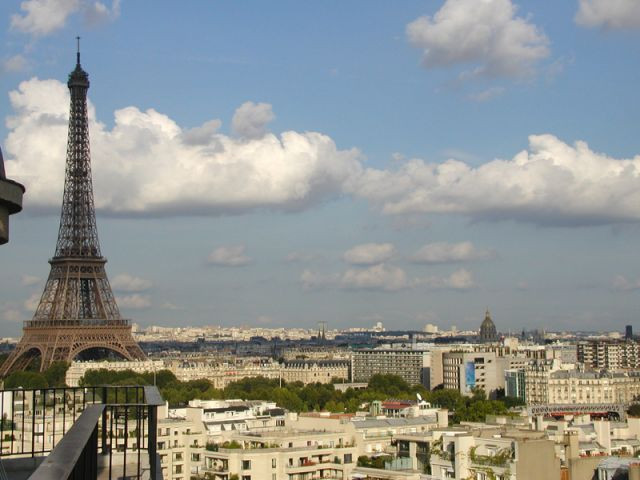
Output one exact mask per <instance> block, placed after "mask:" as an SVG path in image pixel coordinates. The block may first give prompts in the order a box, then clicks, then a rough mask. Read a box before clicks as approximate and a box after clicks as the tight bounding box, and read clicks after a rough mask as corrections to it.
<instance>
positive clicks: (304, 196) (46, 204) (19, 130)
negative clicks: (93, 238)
mask: <svg viewBox="0 0 640 480" xmlns="http://www.w3.org/2000/svg"><path fill="white" fill-rule="evenodd" d="M10 101H11V105H12V107H13V110H14V112H15V113H14V115H13V116H11V117H10V118H9V119H8V120H7V126H8V128H9V130H10V132H9V135H8V138H7V140H6V142H5V146H6V149H5V150H6V152H5V153H6V155H5V157H6V159H7V160H6V162H7V169H8V170H10V171H11V172H12V174H13V177H14V178H15V179H16V180H18V181H21V182H23V183H24V184H25V185H27V186H28V188H29V202H30V208H31V210H32V211H36V210H39V211H47V212H50V213H54V214H57V213H58V210H59V207H60V206H59V204H60V198H61V197H62V188H63V185H64V161H65V154H66V152H65V150H66V138H67V121H68V109H69V94H68V90H67V88H66V86H65V85H64V84H62V83H61V82H58V81H56V80H38V79H36V78H34V79H31V80H28V81H25V82H22V83H21V84H20V85H19V87H18V90H15V91H12V92H11V93H10ZM89 116H90V130H91V153H92V162H93V165H92V169H93V176H94V192H95V204H96V207H97V209H98V210H99V211H102V212H103V213H108V214H112V215H121V216H124V215H129V216H163V215H164V216H167V215H178V214H200V215H218V214H229V213H243V212H247V211H251V210H254V209H257V208H270V209H277V210H284V211H295V210H301V209H304V208H307V207H309V206H310V205H313V204H315V203H318V202H320V201H323V200H325V199H327V198H332V197H335V196H337V195H340V194H341V193H342V186H343V184H344V183H345V181H346V180H347V179H348V178H351V177H353V176H354V175H355V174H356V173H357V172H359V171H360V169H361V166H360V157H361V155H360V153H359V152H358V151H357V150H355V149H352V150H338V149H337V148H336V145H335V143H334V142H333V140H332V139H331V138H329V137H328V136H326V135H323V134H321V133H316V132H304V133H298V132H295V131H286V132H283V133H282V134H280V135H279V136H276V135H274V134H271V133H266V134H265V135H264V136H262V137H260V138H235V137H230V136H227V135H223V134H220V133H216V131H215V130H216V128H217V127H216V126H217V125H219V123H218V122H217V121H214V122H213V123H212V122H211V121H210V122H207V123H205V124H204V125H203V126H202V127H201V129H200V130H196V131H194V130H193V129H191V130H184V129H182V128H181V127H180V126H179V125H178V124H177V123H176V122H175V121H173V120H172V119H171V118H169V117H167V116H166V115H163V114H161V113H158V112H157V111H155V110H153V109H149V110H147V111H144V112H143V111H140V110H139V109H137V108H136V107H126V108H123V109H121V110H117V111H116V112H115V122H114V126H113V128H112V129H108V128H107V127H106V126H105V125H104V124H103V123H100V122H98V121H97V120H96V116H95V110H94V108H93V106H92V105H90V109H89Z"/></svg>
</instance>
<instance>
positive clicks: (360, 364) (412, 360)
mask: <svg viewBox="0 0 640 480" xmlns="http://www.w3.org/2000/svg"><path fill="white" fill-rule="evenodd" d="M430 367H431V352H430V351H428V350H412V349H408V348H403V349H400V348H397V349H396V348H386V349H378V348H367V349H361V350H355V351H354V352H353V354H352V357H351V372H352V373H351V379H352V381H354V382H368V381H369V379H370V378H371V377H372V376H373V375H375V374H378V373H381V374H393V375H398V376H399V377H402V378H403V379H404V380H405V381H406V382H407V383H408V384H409V385H419V384H422V385H424V386H425V387H427V388H430V373H429V370H430Z"/></svg>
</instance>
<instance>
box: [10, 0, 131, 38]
mask: <svg viewBox="0 0 640 480" xmlns="http://www.w3.org/2000/svg"><path fill="white" fill-rule="evenodd" d="M20 9H21V10H22V13H21V14H17V13H16V14H14V15H12V16H11V28H13V29H16V30H19V31H21V32H24V33H29V34H31V35H34V36H37V37H41V36H45V35H49V34H51V33H53V32H55V31H57V30H60V29H61V28H64V26H65V25H66V23H67V20H68V18H69V17H70V16H71V15H73V14H75V13H78V12H83V14H84V20H85V22H86V23H87V24H88V25H89V26H93V25H97V24H100V23H103V22H105V21H108V20H115V19H116V18H118V16H119V15H120V0H113V1H112V3H111V8H109V7H108V6H107V5H105V4H104V3H102V2H100V1H90V0H25V1H23V2H22V3H21V4H20Z"/></svg>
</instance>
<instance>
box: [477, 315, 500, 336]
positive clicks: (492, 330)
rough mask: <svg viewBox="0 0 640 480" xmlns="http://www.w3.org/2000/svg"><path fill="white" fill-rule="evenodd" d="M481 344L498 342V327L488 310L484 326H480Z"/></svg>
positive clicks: (483, 322)
mask: <svg viewBox="0 0 640 480" xmlns="http://www.w3.org/2000/svg"><path fill="white" fill-rule="evenodd" d="M479 338H480V342H482V343H491V342H497V341H498V332H497V331H496V325H495V323H493V320H491V314H490V313H489V309H488V308H487V312H486V313H485V315H484V320H483V321H482V325H480V336H479Z"/></svg>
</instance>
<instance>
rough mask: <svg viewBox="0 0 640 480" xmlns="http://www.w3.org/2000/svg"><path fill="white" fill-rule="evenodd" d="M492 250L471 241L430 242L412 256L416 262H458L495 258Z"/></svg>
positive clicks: (411, 258) (412, 259)
mask: <svg viewBox="0 0 640 480" xmlns="http://www.w3.org/2000/svg"><path fill="white" fill-rule="evenodd" d="M494 256H495V253H494V252H492V251H490V250H483V249H479V248H476V247H475V246H474V245H473V243H471V242H460V243H446V242H436V243H429V244H427V245H425V246H423V247H422V248H420V249H419V250H418V251H417V252H416V253H415V254H413V255H412V256H411V257H410V260H411V261H412V262H414V263H458V262H472V261H475V260H486V259H489V258H493V257H494Z"/></svg>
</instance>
